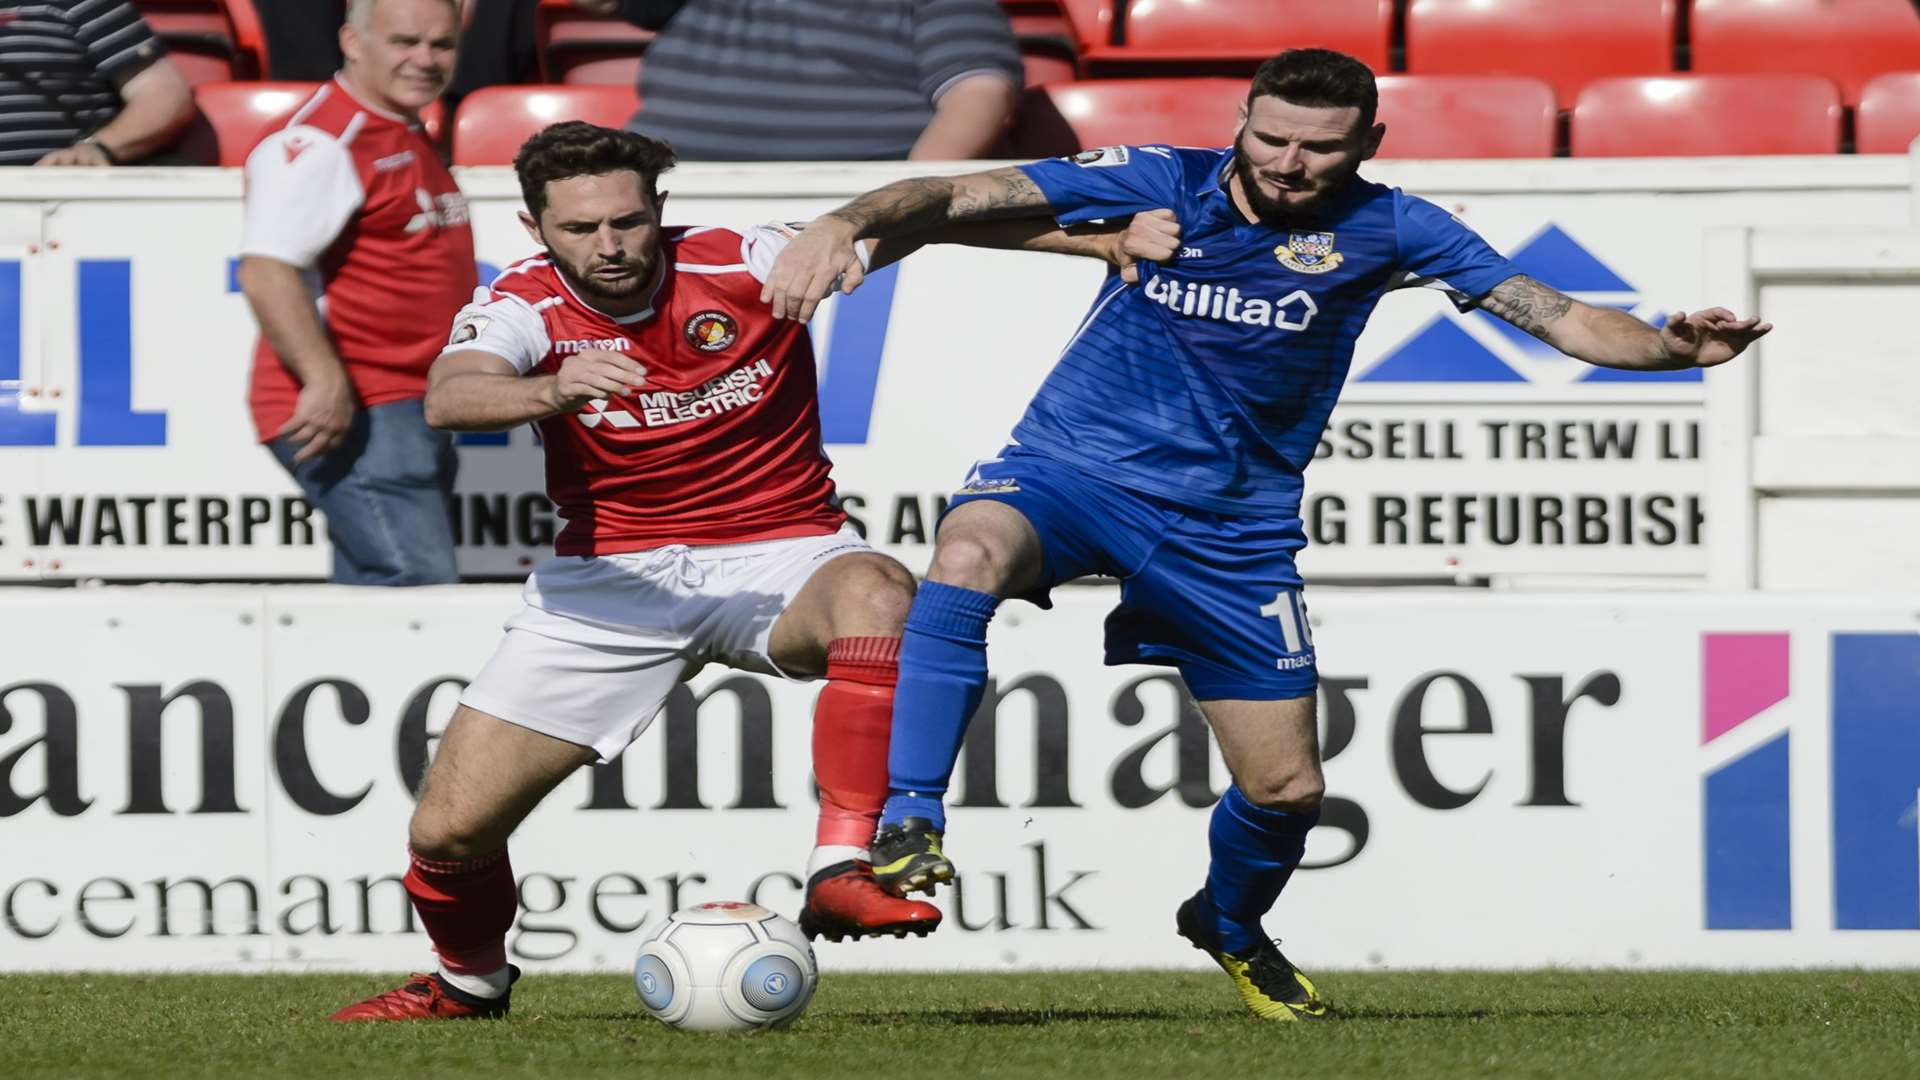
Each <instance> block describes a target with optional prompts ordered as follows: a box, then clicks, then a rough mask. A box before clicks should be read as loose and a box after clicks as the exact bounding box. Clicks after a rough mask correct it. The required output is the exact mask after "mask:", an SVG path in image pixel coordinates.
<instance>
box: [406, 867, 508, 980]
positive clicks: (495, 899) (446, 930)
mask: <svg viewBox="0 0 1920 1080" xmlns="http://www.w3.org/2000/svg"><path fill="white" fill-rule="evenodd" d="M407 857H408V858H409V859H410V860H411V861H412V866H410V867H409V868H408V869H407V876H406V878H405V879H404V881H405V884H406V887H407V895H408V896H410V897H412V898H413V910H415V911H417V912H419V913H420V923H421V925H423V926H425V927H426V929H427V937H428V938H430V939H432V941H433V949H434V951H435V952H437V953H439V954H440V962H441V963H442V964H445V965H446V968H447V970H448V971H451V972H453V973H455V974H458V975H488V974H491V973H493V972H496V971H499V970H500V969H501V968H503V967H506V966H507V930H508V929H509V928H511V927H512V926H513V915H514V912H515V911H517V910H518V909H519V907H520V896H519V893H518V892H517V891H516V890H515V889H514V886H513V864H512V863H510V862H508V861H507V849H505V848H501V849H500V850H499V851H496V852H494V853H493V854H491V855H483V856H481V857H480V858H478V859H467V860H464V861H461V862H436V861H435V860H433V859H423V858H421V857H420V856H418V855H415V854H414V853H413V852H412V851H411V850H409V851H408V852H407Z"/></svg>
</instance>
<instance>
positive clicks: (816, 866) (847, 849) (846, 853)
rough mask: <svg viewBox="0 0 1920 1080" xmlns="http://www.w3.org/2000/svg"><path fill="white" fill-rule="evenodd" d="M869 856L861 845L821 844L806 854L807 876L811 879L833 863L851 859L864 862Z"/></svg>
mask: <svg viewBox="0 0 1920 1080" xmlns="http://www.w3.org/2000/svg"><path fill="white" fill-rule="evenodd" d="M869 858H870V856H869V855H868V854H867V849H866V848H863V847H854V846H852V845H850V844H821V845H820V846H819V847H817V848H814V849H813V854H811V855H809V856H807V877H808V878H809V879H811V878H812V877H813V875H815V874H817V873H819V872H820V871H822V870H825V869H826V868H827V867H829V866H832V865H833V864H834V863H843V862H847V861H849V860H852V859H859V860H860V861H862V862H866V861H868V860H869Z"/></svg>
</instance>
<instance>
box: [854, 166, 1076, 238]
mask: <svg viewBox="0 0 1920 1080" xmlns="http://www.w3.org/2000/svg"><path fill="white" fill-rule="evenodd" d="M1046 206H1047V198H1046V196H1045V195H1044V194H1042V193H1041V191H1040V188H1039V185H1037V184H1035V183H1034V182H1033V181H1032V180H1029V179H1028V178H1027V174H1026V173H1023V172H1021V171H1020V170H1019V169H1014V168H1006V169H993V170H990V171H988V172H984V173H978V174H976V175H974V176H963V177H958V178H953V179H950V178H947V177H924V178H921V179H917V180H899V181H895V182H894V183H891V184H888V185H887V186H886V187H883V188H878V189H876V190H874V191H869V192H867V193H866V194H865V195H862V196H860V197H859V198H857V199H855V200H853V201H852V202H850V203H848V204H847V205H845V206H843V207H841V208H840V209H838V210H835V211H834V212H833V213H834V216H835V217H838V218H841V219H843V220H845V221H847V222H848V223H850V224H852V225H853V226H854V227H855V228H857V229H859V230H860V235H861V236H865V237H882V238H884V237H892V236H903V235H905V234H907V233H913V232H919V231H921V230H923V229H930V228H933V227H935V226H937V225H945V224H948V223H951V222H960V221H985V220H989V219H993V218H1009V217H1021V216H1025V215H1030V214H1033V213H1036V212H1040V211H1044V210H1045V209H1046Z"/></svg>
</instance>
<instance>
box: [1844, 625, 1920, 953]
mask: <svg viewBox="0 0 1920 1080" xmlns="http://www.w3.org/2000/svg"><path fill="white" fill-rule="evenodd" d="M1916 789H1920V634H1835V635H1833V925H1834V928H1835V929H1839V930H1920V831H1917V827H1916V824H1915V821H1914V814H1915V806H1914V797H1915V790H1916Z"/></svg>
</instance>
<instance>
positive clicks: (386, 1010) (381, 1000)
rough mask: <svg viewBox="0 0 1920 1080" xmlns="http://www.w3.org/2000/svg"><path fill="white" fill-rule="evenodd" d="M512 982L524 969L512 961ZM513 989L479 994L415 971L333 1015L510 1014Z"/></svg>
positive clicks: (406, 1017)
mask: <svg viewBox="0 0 1920 1080" xmlns="http://www.w3.org/2000/svg"><path fill="white" fill-rule="evenodd" d="M507 970H508V972H509V973H510V974H509V975H508V979H509V982H508V985H509V986H511V985H512V981H513V980H518V979H519V978H520V969H519V968H517V967H513V966H512V965H508V968H507ZM512 996H513V995H512V992H511V991H509V992H508V993H505V994H502V995H500V996H499V997H497V998H482V997H475V996H473V995H472V994H466V993H462V992H461V991H459V990H456V989H454V988H453V987H451V986H448V985H447V984H446V983H444V982H442V981H440V976H439V975H437V974H433V975H422V974H421V973H419V972H417V971H416V972H414V973H413V974H412V975H409V976H407V981H406V983H405V984H404V985H402V986H401V987H400V989H398V990H389V991H387V992H386V993H384V994H375V995H374V996H373V997H370V998H368V999H367V1000H365V1001H361V1002H356V1003H354V1004H352V1005H349V1006H347V1007H346V1008H344V1009H341V1010H340V1011H339V1012H337V1013H334V1014H333V1015H332V1016H331V1017H329V1019H332V1020H340V1021H343V1022H346V1021H355V1020H493V1019H497V1018H499V1017H503V1016H505V1015H507V1006H508V1004H509V999H510V998H511V997H512Z"/></svg>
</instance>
